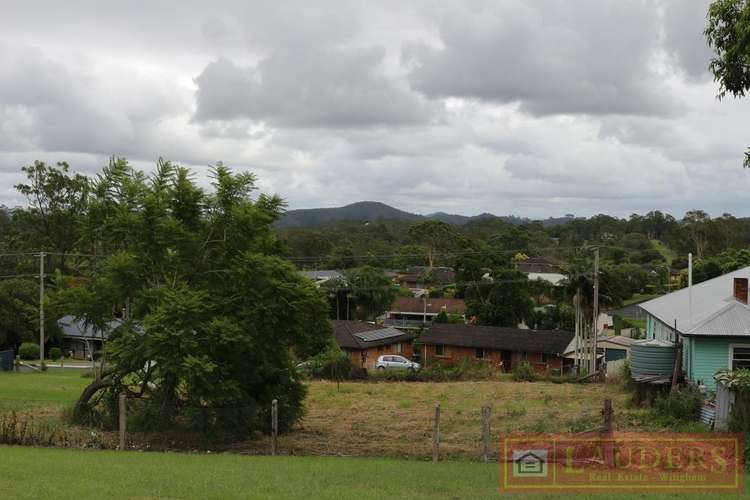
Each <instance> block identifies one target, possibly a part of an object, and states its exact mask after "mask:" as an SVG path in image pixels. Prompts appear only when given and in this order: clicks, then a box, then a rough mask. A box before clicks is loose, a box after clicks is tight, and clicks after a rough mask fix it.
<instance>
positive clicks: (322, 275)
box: [300, 269, 344, 281]
mask: <svg viewBox="0 0 750 500" xmlns="http://www.w3.org/2000/svg"><path fill="white" fill-rule="evenodd" d="M300 274H302V276H304V277H306V278H309V279H311V280H316V281H317V280H330V279H334V278H343V277H344V275H343V274H341V272H339V271H336V270H334V269H321V270H318V271H300Z"/></svg>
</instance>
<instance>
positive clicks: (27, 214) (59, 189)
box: [15, 161, 89, 267]
mask: <svg viewBox="0 0 750 500" xmlns="http://www.w3.org/2000/svg"><path fill="white" fill-rule="evenodd" d="M22 171H23V172H24V173H25V174H26V178H27V181H26V182H25V183H20V184H17V185H16V186H15V187H16V189H17V190H18V191H19V192H20V193H21V194H22V195H24V196H25V197H26V199H27V201H28V203H29V207H28V209H27V210H23V211H19V212H17V214H16V217H17V218H18V219H19V221H18V222H20V224H17V227H19V228H23V233H24V236H25V238H24V239H25V240H26V241H27V243H28V244H29V246H30V247H31V248H33V249H34V250H48V251H55V252H57V253H58V254H59V255H58V257H60V261H61V262H62V266H63V267H64V264H65V255H66V254H67V253H69V252H71V251H72V250H73V248H74V247H75V246H76V244H77V243H78V239H79V238H80V235H81V222H82V219H83V216H84V214H85V212H86V208H87V202H88V195H89V180H88V178H87V177H85V176H83V175H81V174H71V173H70V167H69V166H68V164H67V163H65V162H60V163H58V164H57V165H48V164H46V163H44V162H41V161H35V162H34V164H33V165H29V166H26V167H23V168H22Z"/></svg>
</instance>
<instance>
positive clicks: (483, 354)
mask: <svg viewBox="0 0 750 500" xmlns="http://www.w3.org/2000/svg"><path fill="white" fill-rule="evenodd" d="M480 352H481V353H482V355H481V356H478V354H479V353H480ZM474 358H476V359H487V349H485V348H484V347H475V348H474Z"/></svg>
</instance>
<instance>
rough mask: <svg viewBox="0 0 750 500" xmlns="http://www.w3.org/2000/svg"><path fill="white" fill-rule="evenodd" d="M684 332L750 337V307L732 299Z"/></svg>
mask: <svg viewBox="0 0 750 500" xmlns="http://www.w3.org/2000/svg"><path fill="white" fill-rule="evenodd" d="M684 334H685V335H733V336H749V337H750V307H748V306H746V305H745V304H743V303H741V302H738V301H736V300H734V299H732V301H731V302H729V303H727V304H724V305H722V306H721V307H719V309H718V310H717V311H715V312H714V313H713V314H710V315H709V316H708V317H707V318H705V319H704V320H703V321H701V322H700V323H698V324H697V325H695V326H694V327H693V328H691V329H690V330H688V331H687V332H684Z"/></svg>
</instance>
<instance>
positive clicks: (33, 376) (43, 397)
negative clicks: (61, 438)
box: [0, 368, 91, 413]
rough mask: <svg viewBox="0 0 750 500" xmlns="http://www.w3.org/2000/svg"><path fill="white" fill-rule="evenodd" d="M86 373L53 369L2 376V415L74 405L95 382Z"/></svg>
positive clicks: (3, 374)
mask: <svg viewBox="0 0 750 500" xmlns="http://www.w3.org/2000/svg"><path fill="white" fill-rule="evenodd" d="M83 372H84V370H78V369H62V368H50V369H49V370H47V371H46V372H44V373H5V372H0V413H4V412H8V411H23V410H26V409H31V408H38V407H47V408H50V409H62V408H63V407H65V406H68V405H70V404H72V403H73V402H74V401H75V400H76V399H77V398H78V396H80V395H81V391H82V390H83V388H84V387H86V386H87V385H88V384H90V383H91V379H87V378H83V377H82V374H83Z"/></svg>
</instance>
